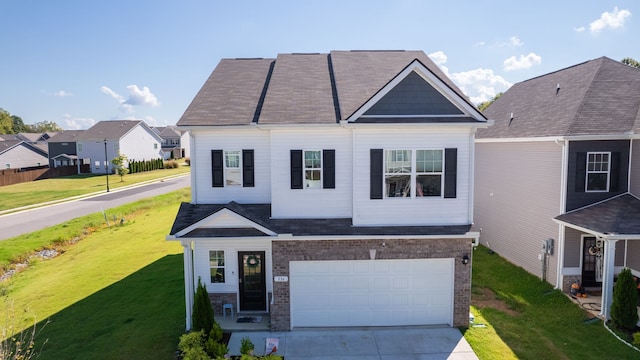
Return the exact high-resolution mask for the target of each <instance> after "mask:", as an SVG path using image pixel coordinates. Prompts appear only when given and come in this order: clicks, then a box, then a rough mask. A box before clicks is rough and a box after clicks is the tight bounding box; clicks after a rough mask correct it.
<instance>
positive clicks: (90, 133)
mask: <svg viewBox="0 0 640 360" xmlns="http://www.w3.org/2000/svg"><path fill="white" fill-rule="evenodd" d="M142 123H143V121H142V120H108V121H100V122H98V123H96V124H95V125H93V126H92V127H90V128H89V129H87V130H85V131H84V132H83V133H82V134H80V135H79V136H78V140H96V139H98V140H102V139H120V138H121V137H123V136H124V135H126V134H127V133H128V132H129V131H131V129H133V128H134V127H136V126H138V125H140V124H142Z"/></svg>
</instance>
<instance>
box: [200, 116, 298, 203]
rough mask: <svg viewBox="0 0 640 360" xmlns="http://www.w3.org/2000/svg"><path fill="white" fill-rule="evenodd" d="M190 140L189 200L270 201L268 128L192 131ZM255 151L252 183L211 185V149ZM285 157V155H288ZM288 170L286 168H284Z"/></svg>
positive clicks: (208, 201)
mask: <svg viewBox="0 0 640 360" xmlns="http://www.w3.org/2000/svg"><path fill="white" fill-rule="evenodd" d="M192 133H193V136H194V138H193V140H194V141H193V142H192V143H191V146H192V148H191V150H192V151H191V177H192V179H191V180H192V189H191V194H192V200H191V201H192V202H193V203H195V204H226V203H228V202H230V201H236V202H238V203H245V204H247V203H253V204H268V203H269V202H271V193H270V191H271V175H270V173H271V169H270V166H271V158H270V149H269V132H268V131H264V130H259V129H256V128H251V129H240V130H238V129H235V130H234V129H224V130H223V129H220V130H216V131H208V130H200V131H193V130H192ZM243 149H244V150H251V149H253V151H254V165H255V168H254V176H255V187H242V186H227V187H222V188H214V187H212V184H211V182H212V178H211V150H226V151H230V150H239V151H241V150H243ZM287 159H288V158H287ZM287 173H288V172H287Z"/></svg>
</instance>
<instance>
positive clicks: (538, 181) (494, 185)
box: [474, 142, 570, 284]
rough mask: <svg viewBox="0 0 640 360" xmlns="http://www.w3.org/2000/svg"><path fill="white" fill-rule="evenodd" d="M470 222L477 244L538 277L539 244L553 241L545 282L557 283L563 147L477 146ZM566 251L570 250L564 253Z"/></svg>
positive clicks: (529, 144)
mask: <svg viewBox="0 0 640 360" xmlns="http://www.w3.org/2000/svg"><path fill="white" fill-rule="evenodd" d="M475 170H476V176H475V186H476V188H475V210H474V215H475V224H476V225H477V226H478V227H480V228H482V233H481V237H480V240H481V242H482V243H483V244H484V245H487V246H488V247H489V248H491V249H493V250H494V251H496V252H497V253H499V254H500V255H501V256H503V257H505V258H506V259H508V260H509V261H511V262H513V263H515V264H517V265H519V266H522V267H523V268H525V269H526V270H527V271H529V272H530V273H532V274H535V275H537V276H541V275H542V262H541V261H540V260H539V259H538V256H539V254H541V253H542V241H543V240H545V239H548V238H553V239H555V240H556V244H555V252H554V254H553V255H552V256H550V257H549V258H548V268H547V281H549V282H550V283H552V284H554V283H555V282H556V280H555V279H556V274H557V262H558V260H557V259H558V258H557V255H558V252H557V250H558V249H559V244H558V243H557V240H558V235H559V225H558V224H556V223H555V222H554V221H553V218H554V217H555V216H558V215H559V214H560V200H561V187H562V184H561V174H562V145H560V144H556V143H555V142H527V143H524V142H518V143H477V144H476V165H475ZM569 250H570V249H569Z"/></svg>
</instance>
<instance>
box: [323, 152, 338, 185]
mask: <svg viewBox="0 0 640 360" xmlns="http://www.w3.org/2000/svg"><path fill="white" fill-rule="evenodd" d="M322 188H324V189H335V188H336V151H335V150H322Z"/></svg>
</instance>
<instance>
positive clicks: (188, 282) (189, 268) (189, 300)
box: [180, 240, 194, 330]
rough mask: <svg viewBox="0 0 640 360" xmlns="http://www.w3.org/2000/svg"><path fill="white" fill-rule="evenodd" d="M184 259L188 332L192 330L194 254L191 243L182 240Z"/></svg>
mask: <svg viewBox="0 0 640 360" xmlns="http://www.w3.org/2000/svg"><path fill="white" fill-rule="evenodd" d="M180 244H181V245H182V248H183V257H184V261H183V262H184V299H185V305H186V309H187V311H186V313H187V318H186V319H185V320H186V330H191V309H192V307H193V293H194V286H193V254H192V252H191V241H188V240H181V241H180Z"/></svg>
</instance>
